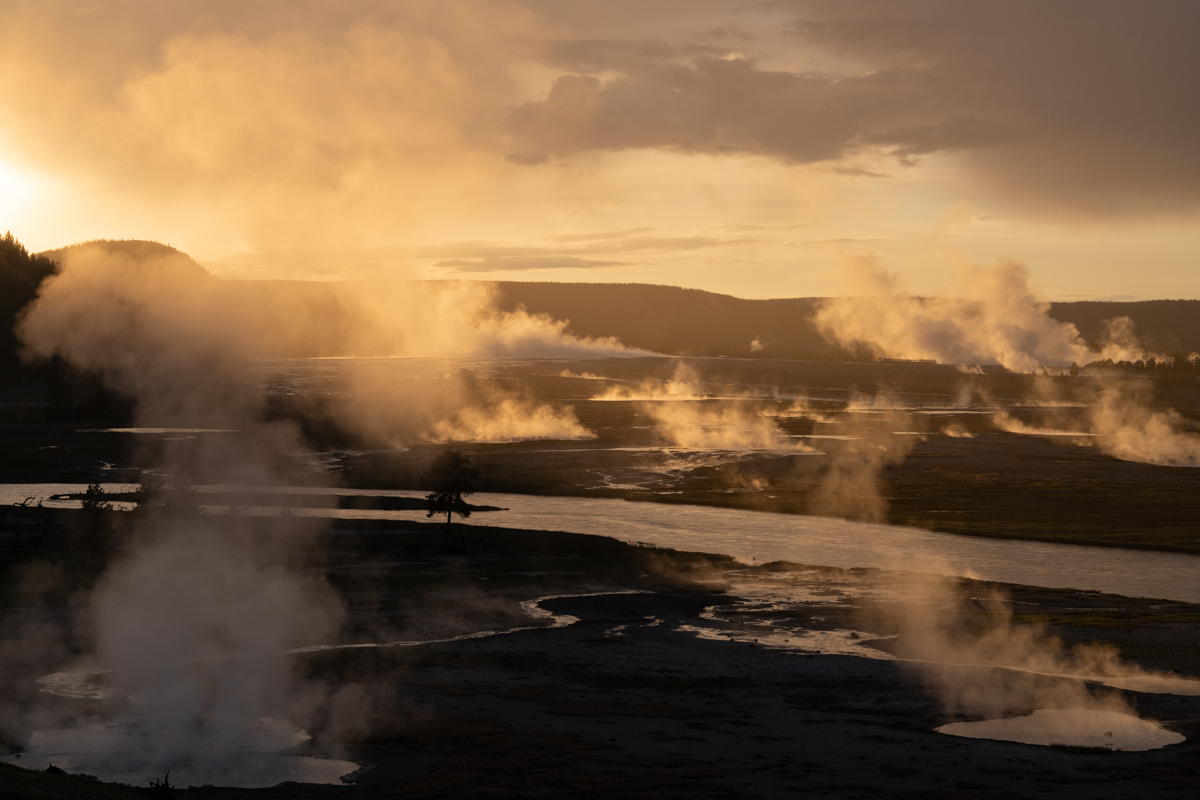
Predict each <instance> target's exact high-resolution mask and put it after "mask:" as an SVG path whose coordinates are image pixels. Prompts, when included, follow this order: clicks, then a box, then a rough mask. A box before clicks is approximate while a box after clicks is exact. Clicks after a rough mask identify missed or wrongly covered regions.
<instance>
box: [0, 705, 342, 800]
mask: <svg viewBox="0 0 1200 800" xmlns="http://www.w3.org/2000/svg"><path fill="white" fill-rule="evenodd" d="M308 738H309V737H308V736H307V735H306V734H304V733H303V732H301V731H297V730H296V729H294V728H292V727H290V726H288V725H286V724H284V723H280V722H276V721H273V720H265V719H264V720H261V721H260V722H259V723H258V724H257V725H256V726H255V727H254V728H253V729H252V730H250V731H247V732H246V735H245V737H244V738H243V740H242V743H241V745H240V746H238V747H236V748H235V749H233V750H232V751H231V750H230V749H229V748H227V747H222V746H220V745H221V743H218V742H216V741H214V740H213V739H211V738H209V737H207V736H204V735H203V734H202V733H201V734H198V735H197V736H196V737H195V738H193V739H191V740H189V742H188V744H187V750H186V752H187V753H188V755H187V757H186V758H185V757H181V756H179V755H170V754H167V753H162V752H158V751H157V746H158V745H159V742H158V741H156V739H155V737H152V736H150V735H149V734H148V732H147V731H145V730H143V729H142V728H141V726H140V725H139V724H138V723H137V722H136V721H133V720H119V721H115V722H98V723H93V724H91V725H84V726H81V727H78V728H62V729H52V730H41V731H35V732H34V733H33V735H32V737H31V739H30V743H29V747H28V748H27V749H26V750H25V751H24V752H23V753H22V754H21V755H20V756H19V757H18V756H15V755H14V756H7V757H5V758H0V761H4V762H6V763H8V764H14V765H16V766H19V767H25V768H26V769H41V770H44V769H45V768H46V767H47V766H49V765H51V764H53V765H54V766H56V767H58V768H59V769H62V770H64V771H66V772H69V773H73V774H79V773H81V774H84V775H91V776H94V777H96V778H98V779H99V780H101V781H104V782H108V783H127V784H130V785H133V786H146V785H147V784H148V783H149V782H150V781H151V780H162V778H163V776H164V775H166V773H167V771H168V770H170V783H171V785H173V786H180V787H186V786H203V785H205V784H213V785H216V786H238V787H242V788H247V789H253V788H262V787H267V786H275V785H276V784H279V783H282V782H284V781H298V782H302V783H333V784H337V783H341V777H342V776H343V775H347V774H349V773H351V772H353V771H355V770H356V769H358V768H359V765H358V764H356V763H354V762H353V761H341V760H338V759H330V758H313V757H311V756H298V755H289V754H284V753H283V752H282V751H286V750H288V749H290V748H293V747H295V746H296V745H299V744H303V743H304V742H305V741H307V740H308Z"/></svg>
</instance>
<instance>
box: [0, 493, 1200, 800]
mask: <svg viewBox="0 0 1200 800" xmlns="http://www.w3.org/2000/svg"><path fill="white" fill-rule="evenodd" d="M131 521H135V520H134V515H129V514H112V515H110V516H109V517H108V518H106V519H100V520H97V519H96V518H95V517H93V518H91V521H90V523H89V522H88V520H86V519H84V518H83V517H82V516H81V515H78V514H76V515H72V514H71V513H69V512H66V513H60V514H57V515H55V516H54V518H53V519H52V520H51V522H49V523H47V529H46V531H45V532H42V533H35V532H29V531H23V532H21V533H19V534H14V533H10V534H8V535H6V536H5V537H4V539H3V540H2V541H3V543H4V544H3V551H4V554H5V555H4V561H3V570H4V573H3V581H4V582H3V584H2V586H3V587H4V599H5V603H4V624H3V626H2V627H0V632H2V635H3V637H4V639H5V641H4V647H5V648H6V650H5V652H7V653H9V654H12V653H14V652H17V650H16V648H15V645H16V643H17V641H18V639H19V636H20V635H21V632H22V631H23V630H28V626H27V625H23V623H27V622H28V621H29V620H30V619H31V618H34V617H40V618H42V619H59V620H63V621H64V627H63V631H64V640H63V641H64V643H63V650H62V651H61V652H60V653H59V654H58V656H57V658H58V659H59V661H57V662H55V663H33V662H30V663H25V664H23V665H21V668H22V669H23V670H24V671H23V674H22V675H20V676H19V679H18V680H17V681H15V682H14V684H13V685H11V686H9V687H7V688H6V698H5V709H6V715H8V716H9V719H7V720H5V744H6V746H7V747H8V748H10V749H12V750H18V751H19V750H20V748H21V746H22V741H23V739H24V737H25V736H27V735H28V733H29V730H28V729H21V728H20V727H19V726H16V725H14V720H16V719H17V718H18V717H21V718H24V715H25V714H26V713H27V712H29V711H30V709H31V708H34V707H36V706H37V705H38V704H52V705H56V706H58V707H57V708H56V712H57V713H59V714H62V713H66V712H69V713H70V714H72V715H74V716H75V717H76V718H77V719H78V720H80V721H87V720H97V719H103V718H105V717H106V716H108V715H112V714H116V713H119V712H120V708H119V706H118V704H117V703H116V701H99V700H67V699H63V698H58V697H50V696H48V695H45V694H41V693H39V692H37V687H36V684H34V683H33V680H34V678H36V677H37V676H38V675H40V674H45V672H48V671H52V670H53V669H55V668H58V667H61V666H62V665H63V664H65V663H68V662H69V661H70V658H71V656H72V651H73V650H74V649H77V648H79V647H82V646H84V643H85V642H86V640H87V638H88V635H87V631H86V622H79V621H76V622H75V623H72V624H67V623H66V622H65V621H67V620H69V619H71V616H72V611H73V609H74V610H78V609H79V608H80V598H81V596H82V593H83V592H85V591H86V589H87V587H88V585H89V584H90V582H91V581H94V580H95V578H96V576H97V575H98V574H99V573H100V572H101V571H102V569H103V565H104V564H105V563H106V562H107V561H108V560H109V559H110V558H111V557H112V556H113V555H114V553H116V552H119V551H120V550H121V549H122V548H124V547H126V546H128V545H129V543H130V542H131V541H132V539H131V538H130V537H131V536H132V535H133V534H131V533H130V530H131V529H132V522H131ZM206 524H212V525H222V524H227V523H225V522H223V521H222V520H221V519H219V518H215V517H214V518H210V519H209V520H208V522H207V523H206ZM290 524H296V523H291V522H289V521H286V520H284V521H278V520H277V521H274V522H262V521H260V522H258V523H256V525H258V526H259V527H258V528H256V533H255V534H253V535H256V536H270V535H275V534H277V533H278V530H272V526H279V525H290ZM294 535H295V536H296V537H298V539H297V540H298V541H302V542H303V543H304V547H303V552H305V553H307V554H308V555H307V556H306V558H307V559H308V560H307V564H308V567H309V568H312V569H320V570H321V571H323V572H324V574H325V575H326V576H327V577H328V578H329V580H330V582H331V584H332V585H333V586H334V588H336V589H337V591H338V593H339V594H340V595H341V596H342V598H343V601H344V603H345V605H346V607H347V610H348V617H347V619H348V622H347V625H346V626H345V631H344V633H343V640H344V641H346V642H364V641H380V640H384V641H386V640H387V639H388V637H395V638H407V639H429V638H444V637H445V636H448V635H450V636H452V635H457V634H461V633H466V632H472V631H483V630H494V629H503V628H507V627H510V626H514V625H530V624H538V623H536V622H530V621H529V618H528V616H527V615H526V614H525V613H524V612H522V610H521V609H520V606H519V602H520V601H523V600H529V599H532V598H537V597H545V596H547V595H560V594H564V595H582V594H589V593H593V592H616V591H628V590H636V591H637V592H639V593H636V594H594V595H591V596H568V597H560V598H558V599H547V600H543V601H541V608H543V609H545V610H548V611H551V612H553V613H554V614H557V615H564V614H565V615H572V616H574V617H576V618H578V621H577V622H575V623H574V624H571V625H568V626H566V627H556V628H552V627H541V628H536V629H528V630H522V631H519V632H515V633H509V634H503V635H495V636H490V637H486V638H478V639H471V640H464V641H457V642H444V643H440V644H427V645H419V646H411V647H392V648H367V649H358V650H333V651H325V652H319V653H312V654H308V655H303V656H297V657H296V663H295V667H296V670H297V672H298V674H300V675H301V676H303V677H304V678H305V679H306V680H307V681H308V683H309V685H310V687H316V688H317V689H320V690H321V691H324V692H327V693H330V694H332V693H333V692H334V691H336V690H337V689H338V688H340V687H354V690H355V691H356V692H358V693H360V695H361V696H362V697H363V698H367V699H369V702H367V703H364V704H362V705H361V706H359V709H360V710H359V712H358V713H356V714H355V715H354V716H353V719H346V718H340V719H336V718H334V717H332V716H327V717H325V718H321V716H320V715H319V714H318V715H317V716H316V717H315V718H314V719H311V720H308V721H307V722H306V724H307V725H308V727H309V731H310V733H312V734H313V740H312V742H311V743H310V747H309V750H310V752H311V753H312V754H315V755H332V756H337V757H341V758H348V759H352V760H354V761H357V762H358V763H360V764H362V765H363V767H362V769H360V770H359V771H358V772H356V773H354V774H353V775H351V776H348V779H347V780H349V781H350V782H349V783H348V784H347V785H346V786H314V785H299V784H284V785H280V786H277V787H275V788H272V789H260V790H242V789H222V788H215V787H205V788H186V787H177V788H175V789H174V790H173V795H174V796H176V797H181V798H218V797H220V798H224V797H244V798H256V797H257V798H288V797H329V798H347V799H349V798H368V797H369V798H375V797H411V798H445V797H494V798H508V797H521V798H577V797H597V798H610V797H611V798H676V797H678V798H709V797H711V798H759V797H788V796H800V797H804V796H813V797H830V798H853V797H861V798H876V797H894V798H979V799H981V800H982V798H1030V797H1042V796H1056V797H1063V798H1089V799H1091V798H1148V797H1155V798H1191V797H1195V796H1196V795H1197V792H1200V744H1198V743H1197V742H1198V741H1200V740H1198V739H1197V738H1196V737H1197V736H1200V697H1174V696H1168V695H1146V694H1142V695H1138V694H1134V693H1126V696H1127V697H1129V698H1130V699H1131V701H1132V702H1133V703H1135V704H1136V705H1137V707H1138V709H1139V712H1140V713H1141V714H1142V715H1143V716H1148V717H1152V718H1157V719H1160V720H1162V721H1164V722H1165V723H1166V724H1167V725H1168V726H1169V727H1171V728H1173V729H1175V730H1177V731H1180V732H1182V733H1185V734H1186V735H1187V736H1188V737H1189V739H1188V740H1187V741H1186V742H1184V743H1182V744H1179V745H1174V746H1171V747H1168V748H1165V749H1162V750H1158V751H1151V752H1147V753H1122V752H1118V753H1110V752H1092V751H1074V750H1071V749H1070V748H1046V747H1036V746H1028V745H1020V744H1008V743H1001V742H990V741H980V740H970V739H960V738H954V737H950V736H945V735H942V734H938V733H936V732H935V731H934V728H935V727H937V726H938V725H941V724H944V723H946V722H948V721H952V720H955V719H961V718H962V717H956V716H955V715H952V714H949V713H948V712H946V711H945V710H944V709H943V708H942V706H941V705H940V703H939V702H938V700H937V699H936V696H935V695H934V694H933V693H931V691H930V687H927V686H926V685H925V684H924V681H923V679H922V678H921V677H920V676H919V675H918V674H917V673H915V672H913V671H911V670H910V669H909V668H906V667H905V666H904V665H903V664H902V663H900V662H897V661H891V660H879V659H871V658H862V657H852V656H845V655H823V654H820V653H819V652H816V651H815V650H813V649H805V648H804V647H799V648H796V649H792V650H780V649H771V648H768V647H764V646H762V645H756V644H755V643H754V641H753V638H754V637H755V636H756V635H757V632H759V631H764V632H765V631H766V630H767V629H766V628H764V627H763V626H764V625H765V624H766V623H767V622H768V621H769V620H768V619H766V618H765V617H764V616H762V615H755V614H742V615H739V614H737V613H736V611H737V606H738V602H739V601H738V594H739V587H741V586H743V585H746V584H748V583H753V582H755V581H762V580H766V579H768V578H772V577H778V576H779V575H781V574H784V573H787V574H788V575H794V576H796V577H797V578H798V579H802V580H804V581H807V582H808V583H807V584H805V585H807V586H809V588H813V587H818V588H817V590H816V591H815V592H814V593H815V594H822V595H826V596H827V597H826V599H820V598H818V599H814V600H811V601H809V602H801V603H797V604H794V606H793V607H792V609H791V611H789V612H786V613H783V612H781V614H782V615H783V616H786V617H787V620H786V622H787V624H788V625H789V626H790V628H789V629H790V630H793V631H802V629H807V630H812V631H822V630H838V629H844V628H848V627H855V628H857V629H858V630H864V631H867V632H868V633H869V632H871V631H872V630H876V629H873V628H871V627H870V624H871V623H870V622H869V620H868V619H866V618H865V617H864V615H863V614H862V611H863V606H862V603H861V602H860V601H859V600H858V599H856V598H857V596H858V595H857V593H858V591H859V589H858V588H856V587H861V586H862V585H864V582H869V581H871V580H873V579H875V578H876V577H878V575H879V574H878V573H868V572H866V571H857V570H856V571H850V572H843V571H839V570H830V569H822V568H811V567H803V566H800V565H788V564H773V565H766V566H763V567H756V568H748V567H745V566H744V565H740V564H737V563H736V562H734V561H732V560H731V559H728V558H726V557H723V556H716V555H701V554H686V553H676V552H673V551H664V550H654V549H649V548H640V547H635V546H631V545H626V544H622V543H619V542H617V541H615V540H611V539H606V538H602V537H591V536H582V535H576V534H555V533H548V532H538V531H516V530H503V529H496V528H488V529H486V530H484V529H478V528H475V529H472V528H470V527H465V526H464V527H457V528H456V529H455V531H454V532H453V533H451V534H446V533H445V531H444V526H441V525H431V524H417V523H390V522H389V523H378V522H341V523H336V527H334V528H332V529H325V530H323V529H318V528H313V529H299V530H297V531H295V532H294ZM31 576H34V577H37V576H41V577H40V578H39V579H38V580H34V578H33V577H31ZM55 576H57V577H55ZM39 581H40V582H39ZM18 587H23V589H22V590H20V591H18ZM981 588H985V587H981V585H980V584H977V583H974V582H970V581H964V582H962V583H961V584H960V590H961V591H963V592H966V593H968V594H977V593H978V592H979V591H980V590H981ZM1006 588H1007V590H1008V591H1009V592H1010V593H1011V595H1012V599H1013V601H1014V602H1015V603H1016V607H1017V608H1019V609H1020V612H1021V615H1020V617H1019V620H1020V621H1021V622H1022V623H1042V624H1046V625H1049V626H1050V627H1049V629H1048V631H1049V632H1051V633H1054V634H1056V635H1058V636H1061V637H1063V638H1064V639H1065V640H1066V641H1067V642H1077V641H1091V640H1099V641H1112V642H1115V643H1116V644H1117V645H1118V646H1119V647H1120V648H1121V650H1122V652H1123V653H1124V654H1125V655H1126V656H1127V657H1129V658H1132V659H1134V660H1138V661H1141V662H1142V663H1143V664H1144V665H1146V666H1149V667H1153V668H1156V669H1162V670H1177V671H1179V672H1182V673H1183V674H1187V675H1192V676H1197V675H1200V660H1198V657H1197V653H1200V607H1195V606H1190V605H1187V604H1182V603H1169V602H1156V601H1145V600H1132V599H1128V598H1115V597H1107V596H1103V595H1098V594H1096V593H1087V592H1072V591H1053V590H1044V589H1036V588H1029V587H1019V586H1014V587H1006ZM831 599H832V602H831ZM706 610H710V611H716V612H718V613H717V614H716V615H715V618H714V615H713V614H712V613H709V614H705V612H706ZM781 614H775V615H774V617H776V618H778V617H779V616H780V615H781ZM984 616H986V615H984ZM980 619H982V616H980V617H979V619H977V620H975V621H972V620H967V621H966V622H965V623H964V625H965V626H966V628H968V629H969V628H970V627H971V625H973V624H975V623H976V622H979V620H980ZM774 621H775V622H778V619H775V620H774ZM542 624H545V623H544V622H543V623H542ZM683 626H692V627H702V628H705V629H707V630H709V631H710V632H714V633H715V634H717V635H716V636H714V637H713V638H708V639H706V638H698V637H697V636H696V635H695V633H694V632H692V631H691V630H681V627H683ZM879 632H881V633H882V632H883V631H879ZM380 637H382V638H380ZM888 641H893V642H894V640H888ZM6 666H9V668H10V669H12V668H13V666H11V665H6ZM961 669H964V670H975V671H979V672H980V673H981V674H986V673H987V672H989V671H990V670H991V668H988V667H963V668H961ZM1009 678H1010V680H1009V681H1007V682H1008V683H1010V684H1011V676H1009ZM1054 680H1058V679H1052V678H1046V677H1041V678H1034V677H1029V678H1028V686H1027V687H1026V688H1028V691H1029V696H1030V697H1032V696H1033V693H1034V692H1035V690H1036V689H1037V686H1038V685H1039V684H1043V683H1045V682H1046V681H1051V682H1053V681H1054ZM1090 691H1092V692H1093V693H1100V692H1104V691H1110V690H1105V689H1103V688H1102V687H1099V686H1092V687H1090ZM1025 710H1031V709H1025ZM18 711H19V712H20V713H19V714H18V713H17V712H18ZM1021 711H1022V709H1020V708H1016V709H1014V713H1019V712H1021ZM166 794H167V793H165V792H162V791H152V790H150V789H148V788H137V787H123V786H113V785H102V784H98V783H96V782H94V781H90V780H87V779H85V778H80V777H72V776H68V775H54V774H46V773H44V772H32V771H28V770H22V769H19V768H16V767H9V766H6V765H0V797H14V798H16V797H21V798H47V800H49V799H50V798H136V797H151V796H165V795H166Z"/></svg>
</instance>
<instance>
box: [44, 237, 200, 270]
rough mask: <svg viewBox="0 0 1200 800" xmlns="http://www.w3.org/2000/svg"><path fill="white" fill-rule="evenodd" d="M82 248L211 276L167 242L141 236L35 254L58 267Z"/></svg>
mask: <svg viewBox="0 0 1200 800" xmlns="http://www.w3.org/2000/svg"><path fill="white" fill-rule="evenodd" d="M86 250H93V251H99V252H101V253H105V254H107V255H119V256H125V257H127V258H129V260H130V261H133V262H135V263H138V264H144V263H149V262H156V263H158V264H161V265H164V266H166V267H167V268H169V269H172V270H175V271H177V272H181V273H186V274H188V275H189V276H190V277H211V275H209V272H208V270H206V269H205V268H204V267H202V266H200V265H199V264H197V263H196V261H195V259H193V258H192V257H191V256H189V255H188V254H187V253H184V252H183V251H181V250H176V249H175V248H174V247H171V246H170V245H169V244H162V243H161V242H151V241H147V240H145V239H93V240H91V241H88V242H79V243H78V244H70V245H67V246H66V247H59V248H56V249H54V250H45V251H43V252H41V253H38V256H39V257H44V258H48V259H50V260H51V261H53V262H54V263H55V264H58V265H60V266H61V265H62V263H63V260H64V259H65V258H66V257H68V256H70V255H73V254H78V253H82V252H84V251H86Z"/></svg>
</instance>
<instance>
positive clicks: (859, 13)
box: [508, 0, 1200, 214]
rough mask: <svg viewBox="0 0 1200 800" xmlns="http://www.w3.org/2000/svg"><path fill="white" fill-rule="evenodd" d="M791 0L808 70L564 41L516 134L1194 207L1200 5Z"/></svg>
mask: <svg viewBox="0 0 1200 800" xmlns="http://www.w3.org/2000/svg"><path fill="white" fill-rule="evenodd" d="M780 5H782V6H783V8H785V9H787V10H788V11H789V12H790V13H791V14H793V15H794V17H793V19H794V21H793V23H792V24H791V26H790V27H789V33H790V35H791V37H792V42H793V44H791V45H790V46H789V45H788V44H783V45H779V44H776V45H775V46H776V48H779V49H776V50H775V53H774V55H775V58H774V59H773V61H774V62H775V63H779V62H785V63H786V61H787V58H786V57H785V58H780V57H779V55H780V53H781V52H783V53H787V54H788V56H791V57H793V58H796V57H800V58H803V57H804V56H809V58H810V60H809V62H808V63H810V64H811V63H813V60H812V59H813V58H814V57H815V61H816V64H817V66H816V68H792V69H787V68H778V67H769V66H767V65H766V62H765V60H764V58H763V57H756V54H754V53H753V52H751V53H749V54H742V53H741V52H735V51H732V50H730V49H728V48H722V47H714V46H711V45H706V44H702V43H692V44H688V43H682V44H671V43H668V42H665V41H658V40H641V41H638V40H632V39H624V40H598V39H584V38H578V39H569V38H564V39H562V40H561V41H558V42H555V43H553V44H552V45H550V46H548V47H547V48H546V49H545V51H544V54H543V59H544V61H545V62H546V64H547V65H548V66H551V67H553V68H556V69H559V70H562V72H563V74H560V75H559V76H558V77H556V78H555V79H554V80H553V81H552V82H551V84H550V86H549V89H548V91H547V92H546V94H545V95H544V96H543V97H542V98H540V99H537V100H531V101H526V102H524V103H520V104H517V105H516V106H514V107H513V109H512V111H511V112H510V115H509V119H508V124H509V127H510V130H511V131H512V133H513V135H514V139H515V142H516V143H517V144H516V147H515V149H518V150H520V151H521V152H523V153H526V154H536V155H537V158H538V159H540V160H546V159H550V158H566V157H569V156H571V155H572V154H575V153H583V152H588V151H614V150H625V149H635V148H655V149H664V150H673V151H677V152H684V153H698V154H710V155H729V154H739V155H748V156H764V157H768V158H772V159H776V160H779V161H783V162H786V163H791V164H814V163H825V164H829V165H831V166H835V167H837V168H839V169H846V168H849V169H851V170H854V171H857V172H860V173H865V174H870V173H872V172H877V171H878V169H879V166H878V165H879V164H880V163H881V162H880V158H881V157H886V158H888V159H890V160H892V162H893V163H894V164H895V165H896V166H898V167H900V168H904V167H906V166H910V165H912V164H913V163H914V161H915V160H917V159H918V158H919V157H922V156H929V155H933V154H939V153H940V154H949V153H957V154H961V155H962V163H963V164H964V165H965V166H966V167H967V168H968V169H969V171H970V173H971V174H972V175H973V176H974V177H975V178H977V179H979V180H981V181H982V182H983V183H984V185H986V186H987V187H988V189H989V190H990V191H991V192H992V193H993V194H994V195H995V196H997V197H999V198H1003V199H1007V200H1010V201H1013V202H1015V203H1017V204H1019V205H1022V206H1024V207H1027V208H1036V209H1038V210H1040V211H1043V212H1054V213H1058V212H1064V213H1073V214H1113V213H1135V212H1142V213H1144V212H1147V211H1150V212H1154V211H1164V210H1182V209H1194V208H1196V207H1197V205H1200V188H1197V187H1200V180H1198V178H1200V155H1198V154H1197V152H1196V150H1195V148H1194V146H1193V141H1194V131H1195V130H1196V129H1197V127H1200V111H1198V110H1197V108H1196V106H1195V104H1194V103H1191V102H1190V98H1191V97H1194V96H1196V95H1197V94H1200V56H1197V54H1196V49H1195V47H1194V43H1193V42H1192V41H1191V37H1190V36H1188V35H1187V33H1186V32H1187V31H1191V30H1194V29H1195V28H1196V27H1197V25H1198V24H1200V7H1197V6H1196V5H1195V4H1193V3H1187V2H1156V3H1150V4H1146V5H1143V6H1139V8H1138V9H1137V10H1136V11H1134V10H1132V9H1130V7H1129V6H1128V5H1125V4H1122V3H1114V2H1100V3H1080V2H1062V3H1049V4H1047V3H1028V2H1017V3H1006V4H991V5H980V4H972V5H968V6H964V5H962V4H958V3H952V2H916V3H905V4H903V5H897V4H895V3H889V2H883V0H874V1H871V2H863V3H854V4H836V3H825V2H803V1H801V2H792V3H784V4H780ZM746 46H747V43H744V42H739V43H738V47H739V48H744V47H746ZM1014 54H1020V55H1019V57H1014ZM764 55H765V51H764ZM530 158H532V155H531V156H530ZM872 165H875V166H872Z"/></svg>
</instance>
